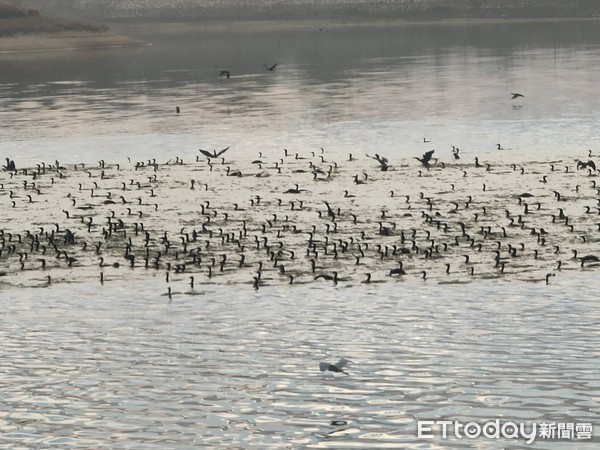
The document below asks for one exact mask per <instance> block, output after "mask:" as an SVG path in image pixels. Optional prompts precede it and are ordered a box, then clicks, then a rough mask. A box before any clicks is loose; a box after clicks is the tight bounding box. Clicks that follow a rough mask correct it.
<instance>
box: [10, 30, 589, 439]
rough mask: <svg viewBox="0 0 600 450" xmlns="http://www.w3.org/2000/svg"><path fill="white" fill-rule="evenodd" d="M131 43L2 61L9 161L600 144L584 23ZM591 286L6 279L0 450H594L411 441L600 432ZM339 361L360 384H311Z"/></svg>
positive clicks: (487, 152)
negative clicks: (491, 429) (513, 429)
mask: <svg viewBox="0 0 600 450" xmlns="http://www.w3.org/2000/svg"><path fill="white" fill-rule="evenodd" d="M122 27H123V29H124V31H126V32H128V33H129V34H131V35H135V36H136V37H141V38H143V39H145V40H147V41H149V42H152V46H149V47H144V48H135V49H119V50H115V49H110V50H108V49H107V50H99V51H94V52H64V53H62V52H58V53H52V54H20V55H7V54H4V55H0V62H1V64H2V71H0V91H1V93H2V96H1V98H0V120H1V121H2V122H1V123H2V127H1V128H0V156H2V157H3V158H4V157H7V156H10V157H11V158H14V159H15V160H16V162H17V164H18V166H20V167H22V166H24V165H28V164H29V165H34V164H35V163H37V162H40V161H46V162H52V163H53V162H54V160H55V159H59V160H60V161H61V163H77V162H83V161H85V162H95V161H97V160H98V159H101V158H103V159H106V160H107V161H112V162H122V161H125V159H126V157H127V156H130V157H131V158H132V159H134V160H136V159H149V158H157V159H158V160H160V161H166V160H169V159H173V158H175V156H180V157H184V158H186V159H187V160H192V159H193V158H194V157H195V155H196V154H197V148H198V147H203V148H223V147H226V146H231V150H230V152H231V154H232V155H233V156H232V157H233V158H238V159H241V160H245V161H249V160H251V159H253V158H255V157H256V155H257V154H258V152H259V151H262V152H264V153H265V155H267V157H269V158H270V159H277V158H279V157H280V156H281V151H282V149H283V148H288V149H290V150H291V151H292V152H300V153H303V154H307V153H309V152H310V151H314V150H317V149H319V148H320V147H324V148H326V150H327V152H328V153H327V154H328V157H331V158H333V159H339V160H340V161H343V160H344V159H345V158H346V155H347V153H349V152H352V153H354V154H355V155H357V156H358V157H363V158H364V156H363V154H364V153H370V154H373V153H376V152H378V153H380V154H383V155H385V156H387V157H388V158H390V160H392V162H393V163H396V164H398V165H400V164H404V163H406V164H409V162H410V163H416V161H414V160H412V159H411V157H412V156H417V155H420V154H422V153H423V152H424V151H426V150H430V149H433V148H435V149H436V154H437V155H439V156H440V158H441V159H442V160H444V161H450V160H451V158H452V156H451V152H450V149H451V146H452V145H455V146H458V147H460V148H461V154H462V155H463V160H465V161H472V159H473V158H474V157H475V156H479V157H480V158H483V159H486V160H491V161H496V162H502V163H504V164H507V163H508V162H511V161H514V162H516V163H519V162H526V161H529V160H530V159H537V160H546V159H548V160H552V159H555V158H561V159H564V160H571V161H572V160H573V159H574V158H579V157H583V156H585V155H586V154H587V149H593V150H594V152H596V153H597V152H598V151H599V150H600V147H599V146H598V144H599V138H598V135H597V133H596V126H597V124H598V123H600V97H598V96H597V95H596V93H597V73H598V69H599V66H600V35H598V33H596V29H597V23H595V22H569V23H567V22H563V23H535V24H532V23H529V24H508V23H500V24H493V25H481V24H479V25H478V24H471V25H464V24H463V25H443V26H440V25H436V26H404V27H362V28H354V29H350V28H342V29H336V28H329V27H327V26H326V25H325V24H319V25H316V26H315V27H310V28H308V29H302V30H293V31H289V30H288V31H281V30H280V31H277V30H271V31H235V30H224V31H214V30H213V31H206V30H195V29H193V28H190V27H189V26H175V25H169V26H160V27H156V28H155V29H153V31H152V33H150V32H149V31H148V30H150V29H151V28H150V27H140V26H135V27H125V26H122ZM275 62H277V63H278V64H279V65H278V67H277V70H276V71H275V72H268V71H266V70H265V69H264V67H263V64H268V65H270V64H274V63H275ZM221 69H229V70H231V72H232V78H231V79H229V80H226V79H223V78H219V77H218V73H219V70H221ZM510 92H521V93H523V94H524V95H525V98H523V99H519V100H515V101H513V100H511V99H510V95H509V93H510ZM175 105H179V106H180V107H181V108H182V113H181V114H180V115H176V114H175V113H174V109H175ZM423 137H427V138H428V140H430V141H431V143H428V144H424V143H423ZM497 143H501V144H502V147H503V148H504V149H505V150H503V153H498V152H497V151H496V144H497ZM361 164H362V163H361ZM416 164H417V165H418V163H416ZM390 176H393V174H392V175H390ZM290 181H293V180H290ZM185 182H187V180H185ZM429 182H431V180H430V181H429ZM392 187H394V188H397V189H402V188H403V186H402V184H401V180H399V181H398V186H392ZM444 188H447V186H444ZM410 189H416V190H417V192H418V187H417V186H411V187H410ZM496 189H498V190H500V189H501V187H500V186H496ZM2 194H3V195H2V197H1V200H2V202H3V203H2V204H3V205H8V204H9V203H8V194H7V193H6V192H2ZM5 194H6V195H5ZM374 200H375V199H374ZM381 201H382V199H377V202H378V203H379V202H381ZM58 214H59V215H60V212H58ZM1 220H2V219H0V224H1V227H2V228H6V227H9V226H11V224H9V223H4V222H2V221H1ZM36 221H37V222H43V218H39V217H36ZM52 223H53V221H49V224H48V225H51V224H52ZM12 225H14V220H13V223H12ZM0 270H4V269H3V268H1V267H0ZM597 273H598V272H597V269H594V268H593V267H591V268H589V269H586V270H577V271H576V270H573V271H568V272H563V273H562V274H561V276H557V277H555V279H552V281H551V283H550V284H549V285H545V284H544V283H543V282H539V280H537V282H527V281H524V280H523V279H516V278H518V277H506V278H500V279H489V280H487V279H484V278H482V279H477V280H476V281H474V282H466V283H462V282H459V283H456V284H445V285H444V284H439V283H437V282H436V281H435V280H428V281H425V282H423V281H421V280H419V279H418V278H417V277H413V278H411V279H410V280H408V281H406V282H397V283H395V282H393V283H383V284H377V285H371V286H366V285H362V284H361V283H360V281H359V280H356V281H355V282H350V283H344V284H342V285H340V286H338V287H333V286H329V285H327V284H319V285H315V284H310V285H305V286H295V287H293V288H289V287H287V286H285V285H279V286H278V285H271V286H269V285H267V286H265V287H263V288H261V289H260V290H259V291H254V290H253V289H252V286H251V284H250V283H248V282H247V281H246V280H244V282H243V283H242V282H240V283H231V284H227V285H219V284H218V283H210V284H201V283H198V284H197V285H196V286H195V289H194V290H191V289H190V287H189V285H187V277H186V276H183V275H181V276H174V279H173V281H172V284H171V285H172V286H173V291H174V294H173V298H172V299H171V300H169V298H168V297H167V296H166V295H165V293H166V289H165V283H164V281H163V280H162V273H161V275H160V279H159V275H157V276H156V277H149V279H147V280H144V281H142V280H139V279H133V280H130V281H127V280H126V279H125V278H119V277H116V278H115V279H113V280H111V281H110V282H107V283H105V284H104V285H103V286H101V285H100V283H98V282H97V281H94V282H92V281H90V279H89V278H86V279H84V280H77V279H73V280H71V279H69V277H68V276H63V277H62V278H61V279H60V280H57V282H55V283H53V284H52V286H50V287H44V288H33V287H26V286H35V285H40V286H44V284H43V283H42V281H40V280H38V281H37V282H35V283H31V282H29V281H28V282H27V283H23V284H24V285H23V286H18V285H17V286H15V283H10V284H6V283H4V282H3V281H2V278H0V283H2V284H0V311H1V313H0V336H1V342H2V344H3V345H2V350H1V351H0V355H1V356H2V361H3V364H2V368H1V369H0V374H1V377H0V392H2V402H0V445H6V446H7V447H8V448H49V447H53V448H77V447H79V448H100V447H102V446H104V447H107V448H156V447H160V448H200V447H211V446H213V447H221V448H235V447H242V448H243V447H251V446H254V447H256V448H277V447H279V448H320V447H321V448H379V447H387V448H448V447H454V448H532V447H533V448H588V447H589V448H591V447H592V446H593V445H598V438H597V437H595V438H594V442H595V444H589V443H587V441H576V442H574V441H570V442H569V441H558V442H548V441H541V440H538V441H536V443H534V444H533V445H531V446H527V445H526V444H525V441H524V439H514V440H499V441H491V440H483V439H477V440H469V441H465V440H464V439H463V440H462V441H459V440H456V439H450V440H442V439H440V438H439V435H438V436H437V437H436V438H435V439H429V440H418V439H417V438H416V428H417V426H416V423H417V420H440V419H449V420H463V421H465V422H466V421H476V422H481V423H483V422H486V421H488V420H494V419H496V418H500V419H502V420H507V421H509V420H510V421H515V422H520V421H524V422H527V423H531V422H542V421H547V422H581V423H583V422H586V423H592V424H594V426H595V427H596V428H598V427H600V423H599V422H598V415H599V413H600V408H599V407H598V405H599V401H600V398H599V397H598V394H597V392H599V387H600V370H599V369H598V358H599V357H600V354H599V351H598V348H599V345H598V344H599V334H600V333H599V332H598V329H597V323H598V320H599V319H600V307H599V306H598V295H597V291H598V287H600V285H599V283H598V281H597ZM542 275H543V274H542ZM39 278H41V279H43V275H42V274H39ZM459 281H460V280H459ZM17 284H18V283H17ZM340 357H346V358H349V359H351V360H352V361H353V362H354V363H353V364H351V365H350V367H349V368H348V372H349V376H343V375H342V376H335V377H333V376H331V375H330V374H322V373H321V372H320V371H319V370H318V367H319V362H321V361H330V362H335V361H337V360H338V359H339V358H340ZM334 421H340V422H339V423H340V425H335V424H334V423H335V422H334ZM598 433H599V431H598V430H597V429H596V430H595V433H594V434H596V435H597V434H598ZM438 434H439V433H438ZM584 442H585V443H584Z"/></svg>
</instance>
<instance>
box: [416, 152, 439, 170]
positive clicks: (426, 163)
mask: <svg viewBox="0 0 600 450" xmlns="http://www.w3.org/2000/svg"><path fill="white" fill-rule="evenodd" d="M433 152H435V150H431V151H428V152H426V153H424V154H423V157H422V158H419V157H418V156H415V157H414V158H415V159H416V160H418V161H420V162H421V164H423V166H425V167H427V168H428V169H429V162H430V161H431V157H432V156H433Z"/></svg>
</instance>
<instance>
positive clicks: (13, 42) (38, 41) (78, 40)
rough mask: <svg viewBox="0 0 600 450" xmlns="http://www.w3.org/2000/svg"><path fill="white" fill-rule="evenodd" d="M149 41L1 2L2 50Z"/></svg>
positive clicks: (135, 43) (101, 46) (85, 46)
mask: <svg viewBox="0 0 600 450" xmlns="http://www.w3.org/2000/svg"><path fill="white" fill-rule="evenodd" d="M145 44H146V43H145V42H143V41H141V40H139V39H134V38H130V37H127V36H121V35H117V34H113V33H111V32H110V29H109V28H108V26H106V25H103V24H99V23H94V22H87V21H80V20H72V19H64V18H59V17H47V16H44V15H42V14H40V11H39V9H38V8H36V7H30V6H27V5H24V4H23V3H21V2H12V1H0V53H18V52H30V51H47V50H66V49H77V48H107V47H126V46H136V45H145Z"/></svg>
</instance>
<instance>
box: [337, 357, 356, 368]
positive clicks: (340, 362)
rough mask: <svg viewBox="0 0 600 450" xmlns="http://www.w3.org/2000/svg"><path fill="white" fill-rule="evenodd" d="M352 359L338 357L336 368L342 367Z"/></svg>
mask: <svg viewBox="0 0 600 450" xmlns="http://www.w3.org/2000/svg"><path fill="white" fill-rule="evenodd" d="M350 362H352V361H350V360H348V359H346V358H340V360H339V361H338V362H337V364H336V365H335V366H336V367H337V368H338V369H342V368H343V367H344V366H346V365H347V364H348V363H350Z"/></svg>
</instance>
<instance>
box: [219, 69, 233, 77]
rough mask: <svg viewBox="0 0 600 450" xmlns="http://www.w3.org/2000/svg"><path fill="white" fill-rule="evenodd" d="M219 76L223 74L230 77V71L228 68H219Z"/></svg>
mask: <svg viewBox="0 0 600 450" xmlns="http://www.w3.org/2000/svg"><path fill="white" fill-rule="evenodd" d="M219 76H220V77H222V76H225V78H231V72H229V70H221V72H219Z"/></svg>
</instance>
